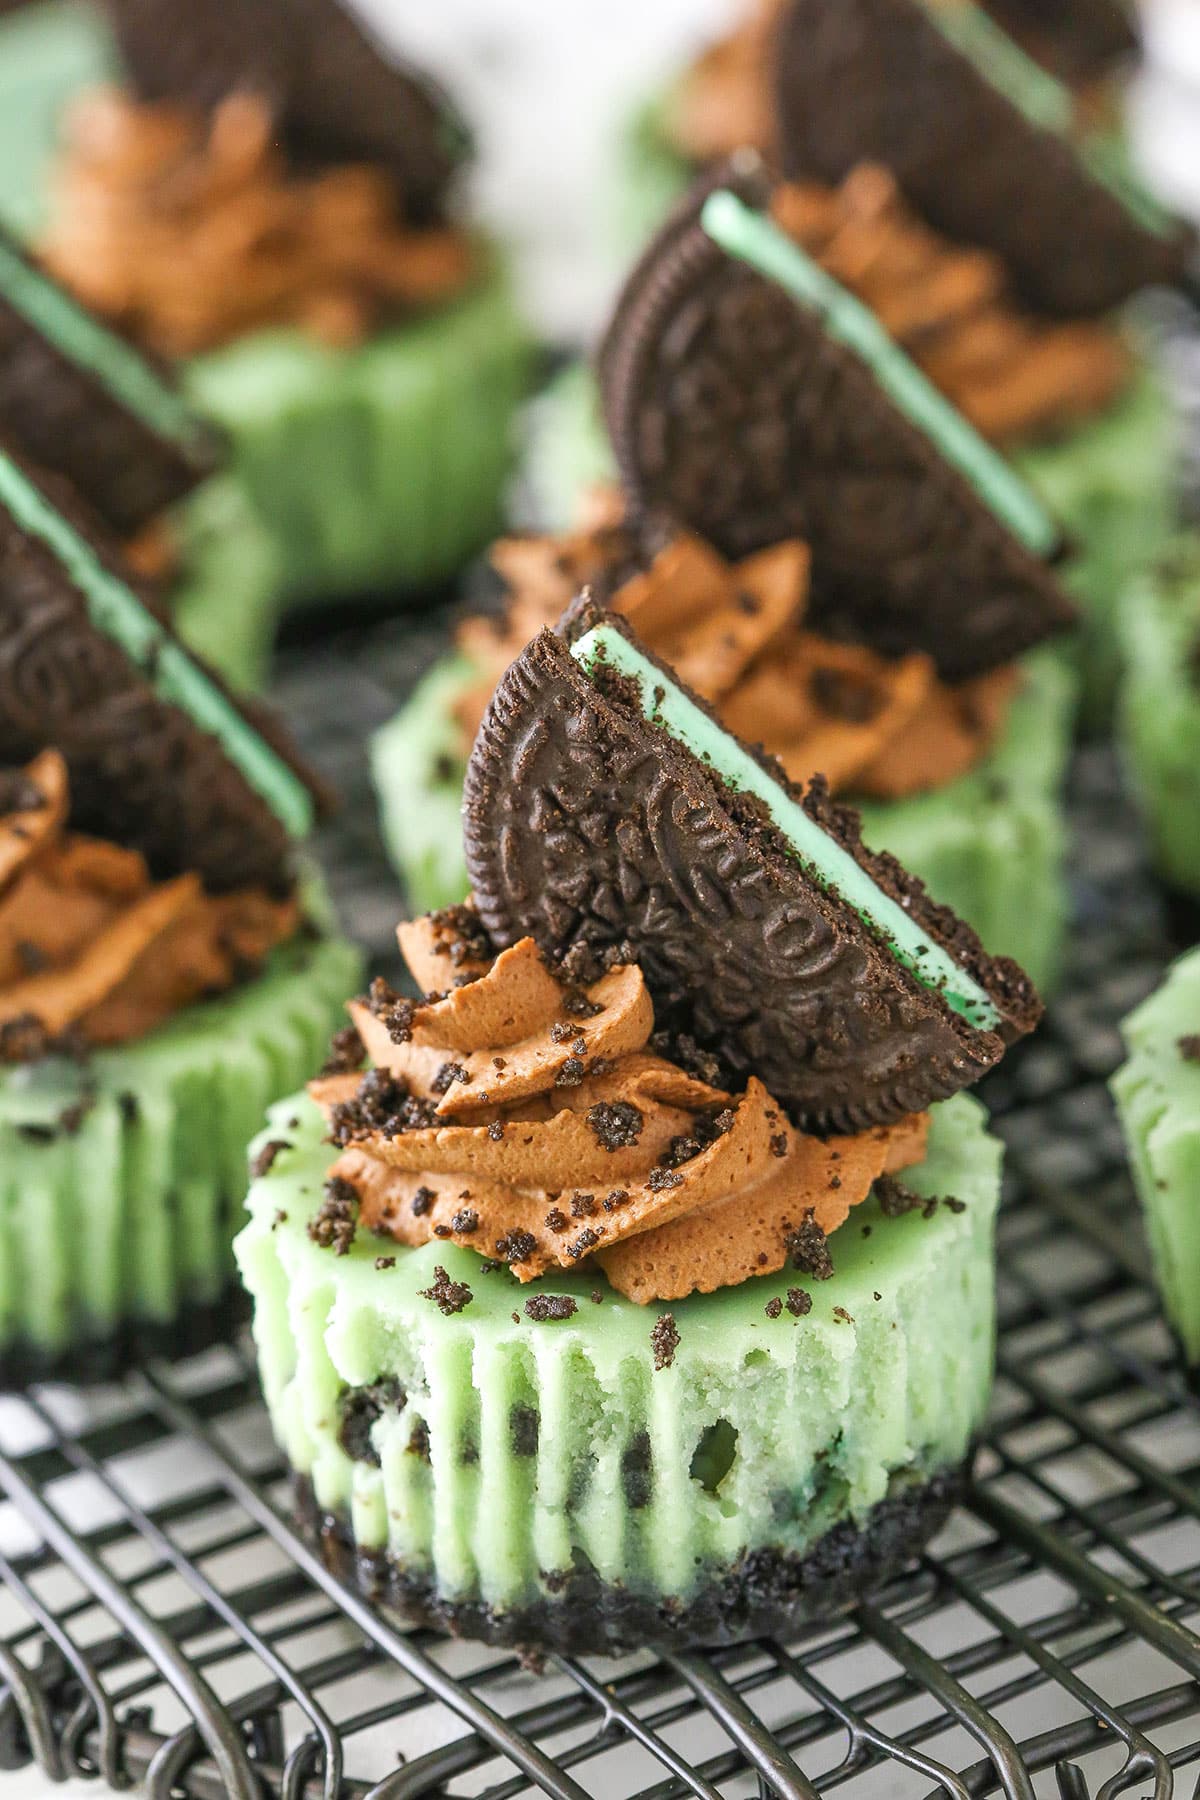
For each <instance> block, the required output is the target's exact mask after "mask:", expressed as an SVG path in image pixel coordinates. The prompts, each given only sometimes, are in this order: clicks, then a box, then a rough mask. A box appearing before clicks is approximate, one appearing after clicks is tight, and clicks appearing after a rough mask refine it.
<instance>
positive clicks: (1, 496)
mask: <svg viewBox="0 0 1200 1800" xmlns="http://www.w3.org/2000/svg"><path fill="white" fill-rule="evenodd" d="M0 506H2V507H3V508H4V510H5V511H6V512H8V513H9V514H10V515H11V517H12V519H13V520H14V521H15V523H16V524H17V526H18V527H19V529H20V530H21V531H23V532H25V533H26V534H27V535H28V536H29V537H32V538H36V539H37V540H38V541H39V542H40V543H42V544H44V545H45V546H46V548H47V549H48V550H49V551H50V553H51V555H52V556H53V557H54V558H55V560H56V561H57V562H58V563H59V565H60V566H61V568H62V570H63V572H64V574H65V575H66V576H67V578H68V580H69V581H70V582H71V583H72V584H73V585H74V586H75V587H76V588H77V589H78V591H79V593H80V594H81V595H82V596H83V600H84V604H85V605H86V607H87V612H88V617H89V619H90V621H91V623H92V625H93V626H94V627H95V629H96V630H97V631H99V632H101V633H102V634H103V635H104V636H105V637H106V638H108V639H110V640H111V642H113V643H114V644H117V645H118V646H119V647H120V648H121V649H122V650H123V651H124V652H125V654H126V656H127V657H128V658H129V660H130V662H131V663H132V664H134V666H135V667H136V668H138V669H139V670H140V671H141V672H142V674H143V675H144V676H145V677H146V679H147V681H148V682H149V683H150V685H151V686H152V687H153V689H154V692H155V693H156V694H157V695H158V697H159V699H160V700H165V701H167V702H168V703H169V704H170V705H172V706H178V707H179V708H181V710H182V711H183V712H185V713H187V715H188V717H189V718H190V719H191V720H192V721H193V722H194V723H195V724H196V725H198V726H199V727H200V729H201V730H203V731H207V732H211V733H212V735H213V736H214V737H215V738H217V739H218V740H219V741H220V744H221V746H222V748H223V749H224V751H225V754H226V756H228V758H229V760H230V762H231V763H233V765H234V766H235V767H236V768H237V769H238V771H239V772H240V774H241V775H242V776H243V777H244V778H245V780H246V781H247V782H248V783H249V785H250V786H251V787H252V788H253V789H254V791H255V792H256V793H257V794H259V795H260V796H261V798H262V799H263V800H265V801H266V803H267V805H268V806H269V807H270V808H271V810H272V812H274V813H275V815H276V817H277V818H278V819H279V821H280V823H281V824H282V825H283V826H284V827H285V828H286V830H287V831H288V832H289V833H290V834H291V835H292V836H294V837H303V836H305V835H306V834H307V832H308V831H309V830H311V828H312V823H313V814H314V807H313V798H312V795H311V794H310V792H309V790H308V787H307V786H306V785H305V783H304V782H303V781H302V780H301V778H300V777H299V776H298V775H297V774H296V773H295V772H294V771H293V770H292V769H290V768H289V767H288V765H287V763H286V762H285V761H284V760H283V758H282V757H281V756H279V754H278V753H277V752H276V751H275V750H273V749H272V748H271V746H270V744H268V742H267V741H266V739H265V738H264V737H262V736H261V735H260V734H259V733H258V732H257V731H256V730H255V729H254V726H253V725H252V724H251V723H250V721H249V719H248V718H246V716H245V715H244V714H243V713H242V712H241V711H240V709H239V708H238V707H237V705H236V704H235V703H234V701H233V700H232V699H230V697H229V695H228V694H226V693H225V692H224V690H223V689H222V687H221V686H220V684H219V683H218V682H217V681H216V680H215V679H214V677H213V676H211V675H210V674H209V673H208V671H207V670H206V669H204V668H203V666H202V665H201V664H200V663H198V662H196V661H194V660H193V658H192V657H191V656H190V655H189V654H188V652H187V651H186V650H185V649H184V647H183V645H182V644H181V643H179V641H178V640H177V639H176V638H175V637H173V636H172V635H171V633H170V632H169V631H168V630H167V629H166V627H165V626H164V625H162V624H161V623H160V621H159V620H158V619H156V618H155V616H154V614H153V613H152V612H150V610H149V609H148V608H147V607H146V606H145V605H144V604H143V603H142V601H141V600H140V599H139V598H138V596H137V594H136V593H135V592H134V590H133V589H132V588H131V587H129V586H128V585H127V584H126V583H125V582H124V581H122V580H121V579H120V577H119V576H117V575H114V574H113V573H112V572H111V571H110V570H109V569H107V568H106V567H105V566H104V564H103V562H102V561H101V560H100V557H99V556H98V555H97V553H96V551H95V550H94V548H93V547H92V545H91V544H90V543H89V542H88V541H87V539H86V538H85V537H84V536H83V535H82V534H81V533H80V532H79V531H77V530H76V528H75V527H74V526H73V525H72V524H71V523H70V522H69V521H68V520H67V519H65V518H64V517H63V515H62V514H61V513H60V512H58V511H57V509H56V508H55V507H54V506H53V505H52V504H51V503H50V501H49V500H48V499H47V498H46V496H45V495H44V494H43V493H42V492H41V490H40V489H39V488H38V487H36V486H35V485H34V483H33V482H32V481H31V480H30V478H29V477H28V476H27V475H26V474H25V472H24V470H23V469H21V468H20V467H19V465H18V464H17V463H15V462H14V461H13V460H12V459H11V458H10V457H7V456H4V455H2V454H0Z"/></svg>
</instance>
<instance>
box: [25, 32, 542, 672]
mask: <svg viewBox="0 0 1200 1800" xmlns="http://www.w3.org/2000/svg"><path fill="white" fill-rule="evenodd" d="M10 90H11V92H12V95H13V105H12V107H11V109H8V110H5V111H4V112H3V117H4V118H5V120H6V121H11V136H12V138H13V139H14V140H16V139H17V138H18V137H19V139H20V143H19V144H18V145H17V146H16V148H15V150H14V153H13V155H12V156H11V157H10V156H8V154H7V153H8V150H9V141H8V140H9V136H10V129H9V125H8V124H5V125H3V126H0V147H3V149H4V150H5V152H6V154H5V156H4V157H2V158H0V163H3V165H4V167H3V170H2V171H0V221H4V222H6V223H7V224H8V225H9V226H10V227H11V229H13V230H14V231H15V232H17V233H18V234H20V235H21V236H22V237H24V238H26V239H27V240H29V241H32V242H33V243H35V244H36V245H37V247H38V248H39V250H40V252H41V253H42V254H43V256H44V257H45V258H46V259H47V260H48V261H49V263H50V264H51V266H52V267H53V269H54V271H55V272H56V273H57V274H58V276H59V277H60V278H61V279H62V281H63V282H64V283H65V284H66V285H67V286H68V287H69V288H70V289H71V290H72V291H73V292H74V293H75V294H76V295H77V296H78V297H79V298H80V299H81V300H82V301H83V302H84V303H85V304H86V306H87V307H88V308H89V309H90V310H91V311H92V312H93V313H95V314H97V315H99V316H100V317H102V318H104V319H105V320H107V321H108V322H109V323H110V324H111V325H112V326H113V327H114V328H115V329H116V330H117V331H118V332H120V333H121V334H122V335H123V336H125V337H128V338H130V339H132V340H133V341H135V342H137V343H138V344H140V345H141V346H142V347H143V348H144V349H147V350H150V351H153V352H154V353H156V354H158V355H160V356H162V357H164V358H167V359H169V360H171V361H174V362H177V363H179V364H180V365H181V373H182V379H183V386H184V390H185V392H186V394H187V397H188V399H189V401H190V402H191V404H192V405H193V406H194V407H195V408H196V409H197V411H198V412H199V413H200V414H201V415H203V416H204V417H205V418H206V419H208V420H209V421H211V422H212V423H213V424H215V425H216V426H217V427H219V428H220V430H221V431H222V432H223V433H224V434H225V435H226V436H227V438H228V442H229V447H230V453H231V459H232V469H233V473H234V475H235V477H236V480H237V482H238V484H239V486H240V488H241V490H242V492H243V493H244V495H245V496H246V497H247V499H248V501H249V504H250V506H251V508H252V509H253V514H254V515H256V517H257V519H258V520H259V521H261V526H262V529H263V530H264V531H265V532H267V533H269V536H270V540H271V543H272V545H273V549H274V556H275V559H276V563H277V576H278V578H277V583H276V588H275V592H274V593H273V594H270V593H268V594H266V595H265V596H263V597H262V598H256V597H255V596H253V595H251V596H249V597H248V600H247V605H246V610H247V611H253V612H254V614H255V615H256V616H255V619H254V622H253V630H247V631H245V632H243V633H241V634H240V636H241V637H242V638H243V639H249V640H250V642H249V646H248V653H249V654H250V655H251V656H252V657H253V658H254V659H255V661H256V662H257V663H261V652H260V650H259V643H260V642H268V643H269V641H270V639H271V638H272V637H273V635H274V632H275V629H276V627H277V625H278V621H279V617H280V615H281V614H282V612H283V611H284V610H285V609H287V608H289V607H295V606H304V605H312V604H319V603H321V602H325V601H330V600H337V599H341V598H343V597H346V596H348V595H355V594H357V595H363V596H375V595H377V596H378V597H379V599H380V601H381V603H395V602H396V601H397V600H400V601H403V599H404V597H405V596H408V598H409V599H410V600H411V599H412V598H413V597H414V596H419V595H421V594H425V593H427V592H428V591H429V589H430V588H431V587H436V586H437V585H438V584H440V583H442V582H444V581H446V580H447V579H448V578H450V577H451V576H452V575H454V574H455V573H457V571H458V570H459V569H460V568H461V567H462V565H463V564H464V563H465V562H466V561H467V560H469V559H470V557H471V556H473V555H474V554H475V553H476V552H477V551H478V550H479V549H480V548H481V547H482V546H483V545H484V544H486V542H487V540H488V538H489V537H490V536H491V535H492V534H493V533H494V531H495V529H496V526H497V524H498V521H499V517H500V511H501V495H502V489H503V487H504V484H505V482H506V480H507V478H508V475H509V472H510V467H511V459H512V458H511V451H512V447H511V442H510V439H511V427H512V423H513V419H514V415H515V412H516V409H517V406H518V403H519V401H520V400H521V398H522V397H523V394H524V392H525V389H526V387H527V384H528V380H529V377H530V373H531V367H532V354H531V341H530V337H529V333H528V331H527V329H526V327H525V325H524V322H523V320H522V318H521V316H520V311H519V308H518V305H517V302H516V299H515V296H514V292H513V288H512V283H511V281H510V278H509V274H508V270H507V268H506V266H505V264H504V260H503V258H502V257H501V256H500V254H499V253H498V251H497V250H496V249H495V247H494V246H492V245H490V244H488V243H487V242H486V241H484V239H483V238H481V237H480V236H479V235H478V234H477V233H475V232H474V231H472V230H470V229H468V228H467V227H466V226H464V225H463V224H462V223H461V222H460V215H461V207H460V205H459V204H458V201H457V199H456V197H455V193H454V192H452V189H453V190H457V188H458V186H459V185H460V184H461V178H462V176H463V173H464V170H465V168H466V164H467V162H468V161H469V150H470V146H469V141H468V136H467V133H466V131H465V128H464V127H463V125H462V123H461V121H460V120H459V119H458V117H457V114H456V113H455V112H454V110H453V108H452V107H451V105H450V103H449V101H448V100H447V98H446V96H444V95H443V94H442V93H441V92H440V91H439V90H438V89H436V88H435V87H434V85H433V84H432V83H431V82H429V81H428V80H427V79H426V78H425V77H424V76H423V75H421V74H420V73H419V72H418V71H416V70H414V69H413V68H411V67H410V66H408V65H407V64H402V63H400V62H398V61H395V60H393V59H391V58H386V59H385V58H384V57H383V56H382V55H381V54H380V53H379V51H378V50H377V48H376V47H375V45H374V43H373V41H371V40H370V39H369V38H368V37H367V35H366V34H365V33H364V32H363V31H362V29H361V28H360V27H359V26H358V25H357V24H356V23H355V22H354V20H353V18H352V14H351V12H350V10H349V9H347V8H344V7H343V6H341V5H340V4H339V3H338V0H293V3H292V4H289V5H287V6H285V7H280V6H277V5H265V4H263V3H262V0H251V3H248V4H244V5H240V6H239V7H238V8H237V9H236V17H234V16H233V15H231V14H230V13H229V10H228V9H227V8H226V7H224V6H223V5H218V4H214V3H212V0H207V3H205V4H197V5H195V6H189V7H188V8H186V9H185V10H184V12H183V13H181V12H180V11H179V9H178V8H177V7H175V6H174V5H163V4H157V3H154V4H152V3H150V0H112V3H111V4H97V5H95V6H90V5H86V4H81V5H61V4H58V0H47V3H45V4H41V5H38V6H35V7H33V8H31V9H30V10H29V12H28V13H23V14H21V15H20V16H18V17H15V18H13V19H6V20H4V21H2V22H0V102H3V101H6V100H7V98H8V96H9V93H10ZM335 93H336V94H338V95H339V96H340V97H341V98H340V99H339V101H338V104H337V105H334V104H332V102H331V96H332V95H333V94H335ZM192 610H193V612H194V614H195V615H196V616H197V618H198V621H199V622H198V625H197V631H198V634H199V639H200V640H201V641H203V643H204V644H205V646H206V647H211V644H212V643H213V642H214V641H215V640H218V639H220V637H221V636H222V631H223V625H222V608H221V594H220V593H219V592H216V593H214V596H213V599H212V603H211V611H210V610H207V609H203V608H200V607H198V606H195V605H194V606H193V609H192ZM247 666H248V667H249V666H251V665H250V664H248V665H247ZM251 672H254V670H253V668H252V667H251Z"/></svg>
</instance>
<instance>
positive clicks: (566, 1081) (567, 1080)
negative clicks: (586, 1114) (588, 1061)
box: [554, 1056, 623, 1110]
mask: <svg viewBox="0 0 1200 1800" xmlns="http://www.w3.org/2000/svg"><path fill="white" fill-rule="evenodd" d="M586 1074H587V1069H586V1067H585V1065H584V1061H583V1058H582V1056H568V1058H567V1060H566V1062H565V1063H564V1064H563V1066H562V1068H561V1069H560V1070H559V1071H558V1074H557V1075H556V1076H555V1077H554V1085H555V1087H579V1086H580V1085H581V1083H582V1081H583V1079H584V1077H585V1075H586ZM621 1104H623V1103H622V1102H620V1101H618V1105H621ZM593 1110H594V1109H593Z"/></svg>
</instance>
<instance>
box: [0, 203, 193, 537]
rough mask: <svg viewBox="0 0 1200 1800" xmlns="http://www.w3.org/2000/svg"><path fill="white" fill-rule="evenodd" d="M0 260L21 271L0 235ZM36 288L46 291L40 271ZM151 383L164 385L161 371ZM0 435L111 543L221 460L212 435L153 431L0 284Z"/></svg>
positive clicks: (10, 242) (14, 250) (13, 249)
mask: <svg viewBox="0 0 1200 1800" xmlns="http://www.w3.org/2000/svg"><path fill="white" fill-rule="evenodd" d="M0 256H2V257H3V258H4V259H5V260H7V259H9V258H12V259H14V260H15V259H19V260H20V262H22V263H28V258H27V257H25V256H24V255H23V253H22V251H21V250H20V247H19V246H18V245H17V243H16V241H15V239H13V238H12V237H10V236H9V234H8V233H7V232H5V231H4V230H3V228H2V227H0ZM38 279H39V280H40V281H44V282H45V283H46V284H47V285H48V286H49V285H50V277H49V276H47V275H43V274H41V272H40V271H39V272H38ZM64 298H65V297H64ZM71 304H73V303H71ZM121 352H122V354H125V355H129V354H131V352H129V351H128V349H127V348H126V347H125V346H121ZM147 360H149V359H147ZM155 373H156V374H158V375H159V377H160V379H161V381H162V383H163V385H164V386H169V385H171V382H172V377H171V376H170V375H169V373H168V372H167V370H166V369H162V370H159V369H157V368H155ZM0 429H2V430H3V431H4V433H5V435H6V436H7V437H9V438H10V439H11V440H12V441H13V443H15V444H16V445H17V446H18V448H19V449H20V450H21V451H22V452H23V453H24V455H26V456H27V457H28V458H29V460H30V461H31V462H34V463H37V464H39V465H40V466H41V467H42V468H44V469H50V470H52V471H53V472H54V473H55V474H58V475H62V476H64V477H65V478H66V479H67V480H68V481H70V483H71V485H72V486H73V487H74V488H75V490H76V492H77V493H79V494H80V495H82V497H83V499H84V500H86V501H87V503H88V505H89V506H91V507H92V508H93V509H94V511H96V512H97V513H99V514H100V516H101V518H103V519H104V521H105V523H106V524H107V525H108V526H109V528H110V529H111V530H112V531H113V532H115V533H116V534H117V536H118V537H132V536H133V535H134V534H135V533H136V532H137V531H138V530H140V528H141V527H142V526H143V525H145V524H146V523H147V522H148V521H149V520H150V519H152V518H153V517H154V516H155V514H156V513H159V512H161V511H162V510H163V508H164V507H167V506H171V505H173V504H174V503H175V502H176V501H177V500H182V499H183V497H184V495H185V494H188V493H190V492H191V490H192V489H193V488H194V487H196V486H197V485H198V484H199V483H200V482H201V481H203V480H204V479H205V477H206V476H208V475H210V474H212V472H213V470H214V469H215V468H216V467H217V465H218V463H219V462H220V458H221V446H220V441H219V439H218V437H217V434H216V433H215V432H214V431H212V430H210V429H209V428H208V427H206V426H204V425H203V424H202V423H201V421H200V420H199V419H198V418H197V420H196V421H195V429H194V431H192V432H190V433H189V434H188V436H187V437H186V439H181V438H168V437H164V436H162V435H161V434H160V433H158V432H156V431H154V430H153V429H152V428H151V427H150V426H149V425H148V424H147V423H146V422H145V420H143V419H141V418H139V417H138V415H137V414H136V413H134V412H133V411H131V410H130V408H129V407H127V406H125V405H123V404H122V403H121V401H120V400H119V399H118V398H117V396H116V395H115V394H114V393H113V392H112V390H111V389H110V388H108V387H106V386H105V384H104V382H103V381H102V380H101V379H100V378H99V376H97V375H96V374H93V373H91V372H89V370H88V369H86V368H85V367H84V366H83V365H82V364H81V363H79V362H76V361H72V360H71V358H70V357H69V356H67V355H65V354H64V353H63V351H62V350H60V349H58V348H57V347H56V346H55V345H54V344H53V343H52V342H51V340H50V339H49V338H48V337H47V336H45V335H44V334H43V333H42V332H41V331H40V330H38V328H37V325H36V323H35V322H32V321H31V320H30V319H29V318H28V317H27V316H26V314H25V313H23V312H21V311H20V310H19V309H18V308H17V307H16V306H14V305H13V304H12V303H11V302H10V301H9V300H7V299H6V298H5V297H4V292H3V280H2V279H0Z"/></svg>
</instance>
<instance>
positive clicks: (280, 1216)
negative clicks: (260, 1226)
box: [271, 1206, 287, 1231]
mask: <svg viewBox="0 0 1200 1800" xmlns="http://www.w3.org/2000/svg"><path fill="white" fill-rule="evenodd" d="M286 1224H287V1214H286V1213H285V1212H284V1210H283V1208H282V1206H277V1207H276V1208H275V1217H274V1218H273V1219H272V1220H271V1230H272V1231H278V1230H279V1227H280V1226H281V1225H286Z"/></svg>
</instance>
